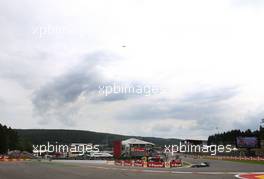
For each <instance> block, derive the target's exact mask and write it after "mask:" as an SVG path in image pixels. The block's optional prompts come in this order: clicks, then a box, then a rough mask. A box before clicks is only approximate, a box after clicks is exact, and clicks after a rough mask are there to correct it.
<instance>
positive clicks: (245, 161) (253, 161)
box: [225, 160, 264, 165]
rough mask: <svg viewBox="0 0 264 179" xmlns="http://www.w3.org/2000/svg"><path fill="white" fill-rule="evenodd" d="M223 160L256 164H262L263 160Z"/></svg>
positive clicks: (263, 163)
mask: <svg viewBox="0 0 264 179" xmlns="http://www.w3.org/2000/svg"><path fill="white" fill-rule="evenodd" d="M225 161H230V162H238V163H248V164H256V165H264V161H255V160H225Z"/></svg>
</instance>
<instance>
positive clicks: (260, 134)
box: [207, 126, 264, 145]
mask: <svg viewBox="0 0 264 179" xmlns="http://www.w3.org/2000/svg"><path fill="white" fill-rule="evenodd" d="M237 137H257V138H258V139H259V140H264V128H263V127H261V126H260V128H259V130H256V131H251V130H250V129H248V130H245V131H241V130H231V131H227V132H224V133H219V134H214V135H211V136H209V137H208V141H207V143H208V145H211V144H217V145H228V144H231V145H235V144H236V138H237Z"/></svg>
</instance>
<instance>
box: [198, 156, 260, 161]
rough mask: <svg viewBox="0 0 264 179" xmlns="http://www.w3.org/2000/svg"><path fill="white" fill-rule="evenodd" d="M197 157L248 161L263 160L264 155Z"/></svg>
mask: <svg viewBox="0 0 264 179" xmlns="http://www.w3.org/2000/svg"><path fill="white" fill-rule="evenodd" d="M199 158H206V159H214V160H249V161H263V162H264V157H231V156H200V157H199Z"/></svg>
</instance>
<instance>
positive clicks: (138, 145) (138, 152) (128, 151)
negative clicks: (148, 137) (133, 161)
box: [121, 138, 155, 157]
mask: <svg viewBox="0 0 264 179" xmlns="http://www.w3.org/2000/svg"><path fill="white" fill-rule="evenodd" d="M121 144H122V149H123V150H122V151H123V154H124V155H125V156H131V157H141V156H146V155H148V154H149V151H150V149H152V148H153V146H154V145H155V144H153V143H151V142H146V141H143V140H139V139H135V138H131V139H127V140H124V141H122V142H121Z"/></svg>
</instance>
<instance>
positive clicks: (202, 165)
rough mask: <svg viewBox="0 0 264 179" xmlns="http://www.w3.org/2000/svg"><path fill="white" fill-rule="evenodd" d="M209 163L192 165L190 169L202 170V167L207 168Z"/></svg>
mask: <svg viewBox="0 0 264 179" xmlns="http://www.w3.org/2000/svg"><path fill="white" fill-rule="evenodd" d="M209 166H210V165H209V163H208V162H202V163H200V164H192V165H191V167H192V168H202V167H209Z"/></svg>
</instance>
